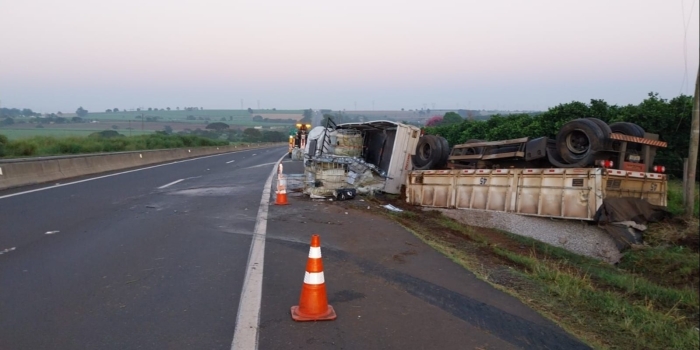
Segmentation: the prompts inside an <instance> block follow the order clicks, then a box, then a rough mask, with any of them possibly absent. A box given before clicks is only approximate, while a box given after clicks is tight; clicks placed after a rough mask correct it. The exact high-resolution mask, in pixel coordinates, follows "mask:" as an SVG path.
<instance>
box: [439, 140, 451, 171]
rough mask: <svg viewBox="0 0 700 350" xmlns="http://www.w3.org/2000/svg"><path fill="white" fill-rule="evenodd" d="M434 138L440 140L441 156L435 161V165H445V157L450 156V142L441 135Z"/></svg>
mask: <svg viewBox="0 0 700 350" xmlns="http://www.w3.org/2000/svg"><path fill="white" fill-rule="evenodd" d="M436 138H437V139H438V141H439V142H440V146H441V148H442V157H440V160H439V161H438V162H437V164H436V166H437V167H441V168H442V167H444V166H445V164H447V158H449V157H450V144H449V143H448V142H447V139H445V138H444V137H442V136H436Z"/></svg>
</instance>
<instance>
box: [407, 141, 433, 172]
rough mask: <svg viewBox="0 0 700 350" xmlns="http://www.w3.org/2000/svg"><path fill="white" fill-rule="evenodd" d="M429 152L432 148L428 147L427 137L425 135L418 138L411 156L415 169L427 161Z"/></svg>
mask: <svg viewBox="0 0 700 350" xmlns="http://www.w3.org/2000/svg"><path fill="white" fill-rule="evenodd" d="M431 152H432V150H431V149H430V145H428V141H427V138H426V137H425V136H422V137H421V138H419V139H418V144H417V145H416V154H414V155H413V156H411V162H412V163H413V167H414V168H416V169H420V168H422V167H424V166H425V163H427V162H428V159H429V158H430V153H431Z"/></svg>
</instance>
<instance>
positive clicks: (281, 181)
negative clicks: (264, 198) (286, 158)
mask: <svg viewBox="0 0 700 350" xmlns="http://www.w3.org/2000/svg"><path fill="white" fill-rule="evenodd" d="M275 193H276V195H275V204H276V205H287V204H289V203H288V202H287V177H286V176H284V174H282V164H280V167H279V170H278V171H277V191H276V192H275Z"/></svg>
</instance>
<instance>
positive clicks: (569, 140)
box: [566, 130, 591, 154]
mask: <svg viewBox="0 0 700 350" xmlns="http://www.w3.org/2000/svg"><path fill="white" fill-rule="evenodd" d="M566 148H567V149H568V150H569V152H571V153H574V154H584V153H586V152H588V150H589V149H590V148H591V140H589V139H588V135H586V133H585V132H583V131H581V130H574V131H572V132H571V133H569V135H567V136H566Z"/></svg>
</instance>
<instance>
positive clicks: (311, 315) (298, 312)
mask: <svg viewBox="0 0 700 350" xmlns="http://www.w3.org/2000/svg"><path fill="white" fill-rule="evenodd" d="M336 317H337V315H336V314H335V310H333V307H332V306H330V305H328V297H327V296H326V282H325V280H324V278H323V261H322V260H321V237H319V236H318V235H313V236H311V249H309V259H308V260H307V261H306V274H305V275H304V285H303V286H302V287H301V297H299V305H298V306H292V318H293V319H294V321H330V320H335V318H336Z"/></svg>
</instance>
